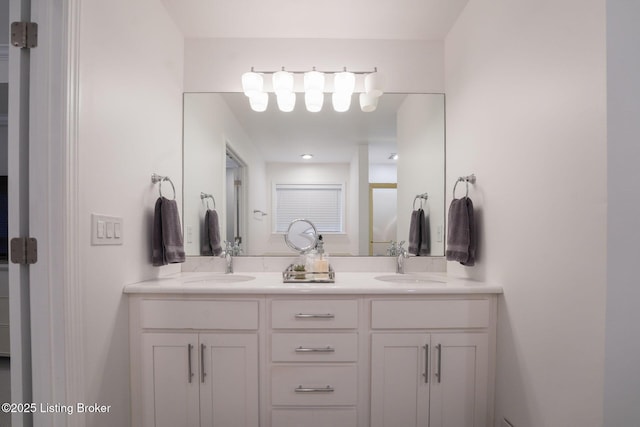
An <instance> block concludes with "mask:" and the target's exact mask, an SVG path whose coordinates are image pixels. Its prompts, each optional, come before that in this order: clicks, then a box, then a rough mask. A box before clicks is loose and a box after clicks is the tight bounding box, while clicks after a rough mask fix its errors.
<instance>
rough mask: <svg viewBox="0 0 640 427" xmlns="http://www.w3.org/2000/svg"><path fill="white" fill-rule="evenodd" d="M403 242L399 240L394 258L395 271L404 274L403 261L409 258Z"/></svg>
mask: <svg viewBox="0 0 640 427" xmlns="http://www.w3.org/2000/svg"><path fill="white" fill-rule="evenodd" d="M403 244H404V242H400V244H399V245H398V257H397V258H396V273H398V274H404V261H405V260H406V259H407V258H409V254H408V253H407V250H406V249H405V248H403V247H402V245H403Z"/></svg>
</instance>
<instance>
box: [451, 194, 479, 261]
mask: <svg viewBox="0 0 640 427" xmlns="http://www.w3.org/2000/svg"><path fill="white" fill-rule="evenodd" d="M446 255H447V261H458V262H460V264H462V265H466V266H473V265H474V264H475V256H476V243H475V224H474V220H473V203H472V202H471V199H470V198H468V197H463V198H461V199H454V200H452V201H451V205H450V206H449V226H448V229H447V253H446Z"/></svg>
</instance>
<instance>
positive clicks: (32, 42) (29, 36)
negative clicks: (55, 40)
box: [11, 22, 38, 49]
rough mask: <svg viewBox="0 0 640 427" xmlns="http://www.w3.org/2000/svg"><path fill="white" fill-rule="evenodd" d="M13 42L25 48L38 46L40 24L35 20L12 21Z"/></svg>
mask: <svg viewBox="0 0 640 427" xmlns="http://www.w3.org/2000/svg"><path fill="white" fill-rule="evenodd" d="M11 44H12V45H13V46H15V47H20V48H24V49H31V48H32V47H36V46H38V24H36V23H35V22H12V23H11Z"/></svg>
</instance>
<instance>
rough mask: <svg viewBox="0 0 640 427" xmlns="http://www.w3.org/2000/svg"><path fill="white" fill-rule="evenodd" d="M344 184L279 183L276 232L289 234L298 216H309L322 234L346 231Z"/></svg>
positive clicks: (307, 217) (276, 198)
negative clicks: (291, 225)
mask: <svg viewBox="0 0 640 427" xmlns="http://www.w3.org/2000/svg"><path fill="white" fill-rule="evenodd" d="M343 188H344V186H343V185H342V184H314V185H311V184H307V185H296V184H276V185H275V215H274V221H275V232H276V233H285V232H286V231H287V229H288V228H289V224H290V223H291V221H293V220H294V219H301V218H303V219H308V220H310V221H311V222H312V223H313V224H314V225H315V226H316V229H317V230H318V232H319V233H343V232H344V195H343Z"/></svg>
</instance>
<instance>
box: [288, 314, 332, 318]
mask: <svg viewBox="0 0 640 427" xmlns="http://www.w3.org/2000/svg"><path fill="white" fill-rule="evenodd" d="M335 317H336V316H335V314H331V313H326V314H324V313H297V314H296V315H295V318H296V319H333V318H335Z"/></svg>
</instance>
